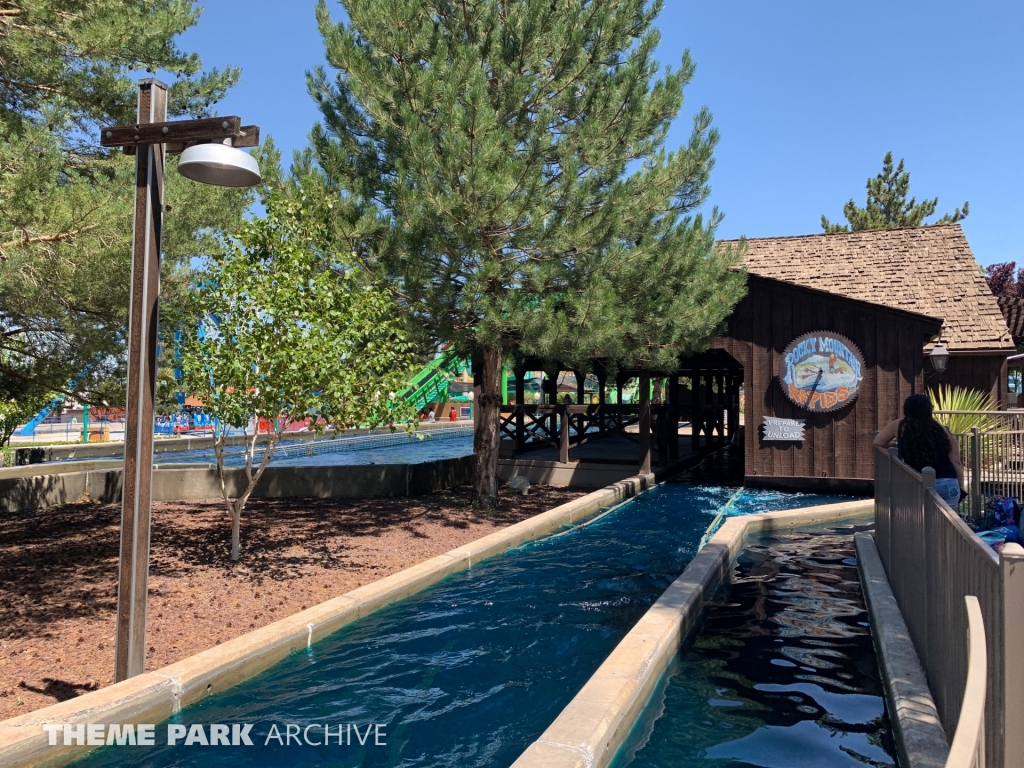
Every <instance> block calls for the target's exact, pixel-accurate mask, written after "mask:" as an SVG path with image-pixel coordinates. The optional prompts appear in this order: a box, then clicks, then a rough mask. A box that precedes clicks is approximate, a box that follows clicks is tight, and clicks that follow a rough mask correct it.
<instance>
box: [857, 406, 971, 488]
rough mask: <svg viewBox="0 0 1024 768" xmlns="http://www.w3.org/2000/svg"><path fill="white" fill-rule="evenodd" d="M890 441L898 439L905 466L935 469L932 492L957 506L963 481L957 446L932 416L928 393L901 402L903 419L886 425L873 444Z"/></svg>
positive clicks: (919, 469)
mask: <svg viewBox="0 0 1024 768" xmlns="http://www.w3.org/2000/svg"><path fill="white" fill-rule="evenodd" d="M893 440H896V441H897V444H898V446H899V452H900V458H901V459H903V461H904V462H905V463H906V464H907V466H909V467H912V468H914V469H915V470H917V471H918V472H920V471H921V470H922V469H924V468H925V467H931V468H932V469H934V470H935V492H936V493H938V494H939V496H941V497H942V498H943V499H944V500H945V502H946V503H947V504H949V506H951V507H953V508H956V505H957V504H958V503H959V501H960V488H961V487H963V484H964V468H963V465H962V464H961V463H960V445H959V444H958V443H957V439H956V435H954V434H953V433H952V432H950V431H949V430H948V429H946V428H945V427H944V426H942V425H941V424H939V422H937V421H936V420H935V418H934V417H933V416H932V401H931V400H930V399H929V398H928V395H920V394H919V395H911V396H910V397H908V398H907V399H906V401H905V402H904V403H903V418H902V419H896V421H894V422H892V423H890V424H887V425H886V427H885V429H883V430H882V431H881V432H879V433H878V434H877V435H876V436H875V445H880V446H886V445H888V444H889V443H891V442H892V441H893Z"/></svg>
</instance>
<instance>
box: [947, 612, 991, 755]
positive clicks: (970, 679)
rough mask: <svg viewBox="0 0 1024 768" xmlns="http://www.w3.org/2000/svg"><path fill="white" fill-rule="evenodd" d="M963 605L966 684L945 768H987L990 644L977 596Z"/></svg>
mask: <svg viewBox="0 0 1024 768" xmlns="http://www.w3.org/2000/svg"><path fill="white" fill-rule="evenodd" d="M964 604H965V606H966V608H967V654H968V662H967V683H966V684H965V685H964V696H963V701H962V703H961V705H960V720H959V722H957V724H956V735H955V736H954V737H953V743H952V744H951V745H950V748H949V757H948V758H946V768H984V766H985V693H986V688H987V685H986V684H987V682H988V650H987V648H988V643H987V642H986V640H985V619H984V618H983V617H982V615H981V603H979V602H978V598H976V597H974V596H973V595H968V596H966V597H965V598H964Z"/></svg>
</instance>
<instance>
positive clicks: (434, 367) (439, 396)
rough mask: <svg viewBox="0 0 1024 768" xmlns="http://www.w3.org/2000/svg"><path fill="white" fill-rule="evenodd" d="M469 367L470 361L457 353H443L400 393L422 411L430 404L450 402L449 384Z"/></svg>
mask: <svg viewBox="0 0 1024 768" xmlns="http://www.w3.org/2000/svg"><path fill="white" fill-rule="evenodd" d="M468 367H469V361H468V360H466V359H465V358H463V357H460V356H459V355H457V354H456V353H455V352H451V351H447V352H441V353H440V354H439V355H438V356H437V357H435V358H434V359H433V360H431V361H430V363H429V364H428V365H427V366H426V367H425V368H424V369H423V370H422V371H420V372H419V373H417V374H416V375H415V376H413V377H412V379H411V380H410V381H409V385H408V386H407V387H406V388H405V389H403V390H402V391H401V392H399V393H398V395H399V397H404V398H405V399H406V400H408V401H409V402H410V403H412V404H413V405H414V406H415V407H416V408H417V409H418V410H422V409H424V408H426V407H427V405H428V404H430V403H435V402H436V403H443V402H445V401H447V400H448V384H449V382H450V381H451V380H452V379H453V378H454V377H455V376H457V375H458V374H459V373H460V372H461V371H463V370H465V369H466V368H468Z"/></svg>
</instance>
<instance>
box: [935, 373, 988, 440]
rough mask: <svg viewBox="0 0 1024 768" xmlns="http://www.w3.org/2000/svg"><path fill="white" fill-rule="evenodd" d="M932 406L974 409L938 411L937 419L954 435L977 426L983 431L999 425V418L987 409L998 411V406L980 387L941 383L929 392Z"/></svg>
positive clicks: (938, 409) (936, 407) (939, 408)
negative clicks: (950, 385)
mask: <svg viewBox="0 0 1024 768" xmlns="http://www.w3.org/2000/svg"><path fill="white" fill-rule="evenodd" d="M929 396H930V397H931V400H932V408H934V409H935V410H936V411H973V413H936V414H935V420H936V421H938V422H939V423H940V424H942V425H944V426H945V427H947V428H948V429H949V431H950V432H952V433H953V434H954V435H964V434H967V433H968V432H970V431H971V428H972V427H977V428H978V429H979V430H981V431H983V432H984V431H992V430H995V429H997V428H998V427H999V419H998V418H997V417H996V416H989V415H987V414H986V413H984V412H985V411H996V410H998V407H997V405H996V403H995V401H994V400H992V398H991V396H990V395H988V394H987V393H986V392H982V391H981V390H978V389H968V388H967V387H947V386H942V385H939V387H938V388H937V389H935V390H932V391H931V392H930V393H929Z"/></svg>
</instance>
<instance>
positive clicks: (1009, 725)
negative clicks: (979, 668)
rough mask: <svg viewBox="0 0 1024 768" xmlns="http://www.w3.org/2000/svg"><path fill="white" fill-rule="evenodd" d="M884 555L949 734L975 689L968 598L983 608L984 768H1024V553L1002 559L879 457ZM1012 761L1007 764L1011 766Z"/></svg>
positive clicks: (1009, 549) (930, 489)
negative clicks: (967, 693) (969, 685)
mask: <svg viewBox="0 0 1024 768" xmlns="http://www.w3.org/2000/svg"><path fill="white" fill-rule="evenodd" d="M875 524H876V529H875V535H876V537H877V542H878V552H879V555H880V556H881V559H882V564H883V565H884V567H885V571H886V574H887V576H888V578H889V583H890V585H891V586H892V590H893V594H894V595H895V597H896V602H897V603H898V604H899V607H900V611H901V612H902V613H903V617H904V619H905V620H906V623H907V628H908V629H909V631H910V637H911V640H912V641H913V643H914V647H915V649H916V650H917V654H918V656H919V657H920V659H921V664H922V666H923V667H924V669H925V673H926V674H927V677H928V684H929V687H930V688H931V691H932V695H933V696H934V698H935V704H936V706H937V708H938V712H939V717H940V719H941V720H942V725H943V727H944V728H945V729H946V733H947V734H952V733H953V732H954V730H955V729H956V725H957V722H958V720H959V716H960V711H961V706H962V701H963V695H964V689H965V685H966V682H967V671H968V662H969V648H968V644H967V633H968V629H969V623H968V617H967V613H966V611H965V610H964V598H965V597H966V596H968V595H974V596H976V597H977V599H978V603H979V605H980V607H981V612H982V615H983V617H984V622H985V627H986V629H987V632H986V634H987V651H988V683H989V685H988V695H987V697H986V699H987V700H986V705H985V731H986V740H987V744H986V766H988V768H1010V766H1013V767H1014V768H1024V548H1021V547H1020V546H1019V545H1015V544H1007V545H1005V546H1004V547H1003V549H1002V552H1001V553H1000V554H999V555H996V553H995V551H994V550H993V549H992V548H991V547H989V546H988V545H987V544H985V543H984V542H983V541H982V540H981V539H979V538H978V536H977V535H976V534H975V533H974V532H973V531H971V529H970V528H969V527H968V526H967V524H966V523H965V522H964V521H963V520H962V519H961V518H960V517H959V515H957V513H956V512H954V511H953V510H952V509H951V508H950V507H949V506H948V505H947V504H946V503H945V502H944V501H942V499H941V498H940V497H939V496H938V495H937V494H936V493H935V472H934V470H932V469H931V468H929V467H926V468H925V470H924V472H923V473H921V474H919V473H917V472H915V471H914V470H913V469H911V468H910V467H908V466H907V465H906V464H904V463H903V462H902V461H900V460H899V458H897V455H896V451H895V450H891V451H886V450H883V449H877V450H876V452H875ZM1004 759H1005V762H1004Z"/></svg>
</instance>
